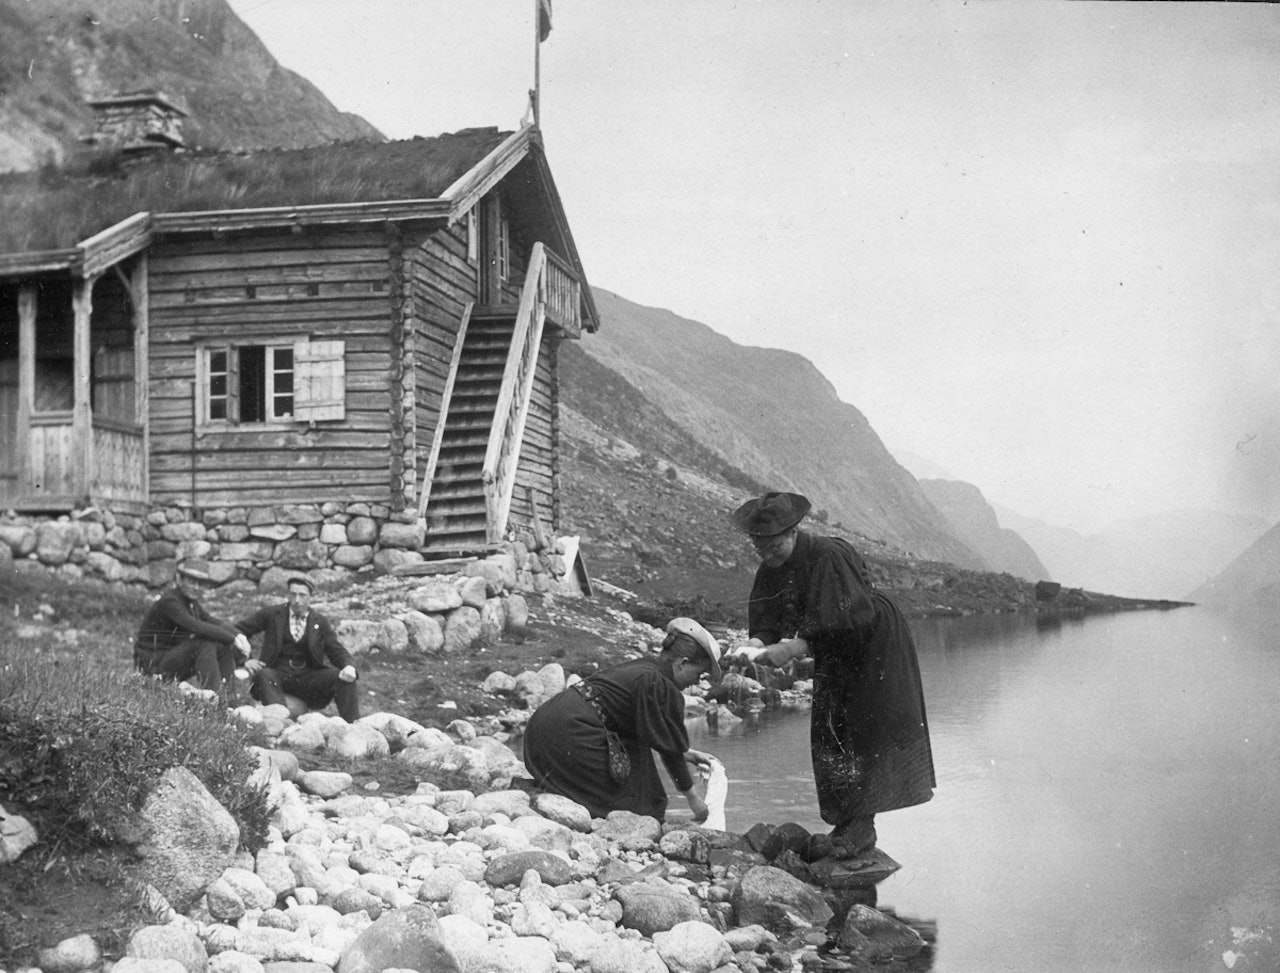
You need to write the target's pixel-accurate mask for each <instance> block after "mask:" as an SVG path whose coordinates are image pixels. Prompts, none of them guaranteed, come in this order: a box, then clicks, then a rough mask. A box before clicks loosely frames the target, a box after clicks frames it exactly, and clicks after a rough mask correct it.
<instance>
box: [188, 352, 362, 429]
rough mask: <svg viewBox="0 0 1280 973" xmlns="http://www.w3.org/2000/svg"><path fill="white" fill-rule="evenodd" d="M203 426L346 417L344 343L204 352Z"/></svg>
mask: <svg viewBox="0 0 1280 973" xmlns="http://www.w3.org/2000/svg"><path fill="white" fill-rule="evenodd" d="M196 365H197V381H198V382H199V387H200V396H199V403H200V409H199V415H198V416H197V421H198V422H199V423H201V424H210V423H216V424H227V425H245V424H249V423H281V422H315V421H317V420H321V419H341V418H343V417H344V416H345V414H346V409H345V401H344V400H345V398H346V373H345V363H344V345H343V342H341V341H292V342H289V343H288V344H273V345H229V346H217V347H207V348H202V349H200V352H199V354H198V356H197V359H196Z"/></svg>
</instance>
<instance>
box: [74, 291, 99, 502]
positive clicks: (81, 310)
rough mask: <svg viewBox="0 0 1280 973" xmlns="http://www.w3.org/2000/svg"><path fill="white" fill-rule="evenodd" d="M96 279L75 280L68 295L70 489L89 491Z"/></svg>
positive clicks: (91, 447) (91, 469) (77, 491)
mask: <svg viewBox="0 0 1280 973" xmlns="http://www.w3.org/2000/svg"><path fill="white" fill-rule="evenodd" d="M95 280H96V278H92V277H90V278H86V279H84V280H79V281H76V284H75V290H74V292H73V295H72V298H71V307H72V315H73V318H74V328H75V333H74V338H73V341H74V345H75V350H74V353H73V354H74V359H75V384H74V386H73V403H72V413H73V415H72V420H71V427H72V442H71V443H70V448H71V449H72V450H73V451H74V458H73V460H72V464H71V470H72V477H73V485H72V487H71V490H70V492H72V493H85V494H87V493H88V492H89V482H90V478H91V475H92V472H93V469H94V462H93V456H94V451H93V429H92V422H93V416H92V414H91V413H90V404H89V403H90V375H91V372H90V369H91V365H92V361H93V352H92V351H91V347H90V341H89V338H90V332H89V329H90V319H91V318H92V316H93V285H94V281H95Z"/></svg>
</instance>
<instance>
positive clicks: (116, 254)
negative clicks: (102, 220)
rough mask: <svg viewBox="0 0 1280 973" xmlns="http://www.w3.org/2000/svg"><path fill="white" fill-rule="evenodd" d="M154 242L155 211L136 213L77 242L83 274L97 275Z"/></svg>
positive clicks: (86, 275)
mask: <svg viewBox="0 0 1280 973" xmlns="http://www.w3.org/2000/svg"><path fill="white" fill-rule="evenodd" d="M150 243H151V214H150V213H135V214H134V215H133V216H130V217H128V218H127V219H123V220H121V221H120V222H119V223H117V224H116V225H115V226H110V227H108V228H107V229H105V230H103V231H101V232H100V233H96V234H94V235H93V236H91V237H89V238H88V239H87V240H84V241H82V242H81V243H80V244H78V245H77V247H76V249H77V250H79V251H80V253H81V254H82V258H81V259H82V269H81V271H80V272H81V273H82V274H83V275H84V276H85V277H96V276H97V275H98V274H100V273H102V272H103V271H104V270H106V269H107V268H108V267H110V266H111V265H112V264H117V263H119V262H120V261H121V260H124V259H126V258H128V257H132V256H133V255H134V254H135V253H139V252H141V251H142V250H145V249H146V248H147V247H148V246H149V245H150Z"/></svg>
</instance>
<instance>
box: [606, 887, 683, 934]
mask: <svg viewBox="0 0 1280 973" xmlns="http://www.w3.org/2000/svg"><path fill="white" fill-rule="evenodd" d="M613 897H614V899H616V900H617V901H618V902H619V903H621V905H622V923H621V924H622V925H624V926H626V927H627V928H628V929H635V930H637V931H638V932H640V933H641V934H642V935H644V936H652V935H653V934H654V933H657V932H665V931H666V930H668V929H671V928H673V927H675V926H676V925H678V924H679V923H682V922H690V921H695V920H698V919H701V918H702V912H701V910H700V909H699V907H698V900H697V899H695V898H694V897H693V896H692V895H690V894H689V893H688V892H686V891H685V890H684V889H681V888H677V887H676V886H674V885H667V884H665V883H661V884H660V883H658V882H632V883H631V884H629V885H622V886H619V887H618V888H617V889H615V890H614V893H613Z"/></svg>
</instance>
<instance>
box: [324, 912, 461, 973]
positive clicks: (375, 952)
mask: <svg viewBox="0 0 1280 973" xmlns="http://www.w3.org/2000/svg"><path fill="white" fill-rule="evenodd" d="M390 969H397V970H419V971H421V973H461V967H460V966H459V965H458V960H457V958H456V957H455V956H454V954H453V952H452V951H451V950H450V949H449V947H448V945H447V944H446V943H445V942H444V939H443V938H442V936H441V933H440V925H439V922H438V921H437V920H436V914H435V913H434V912H433V911H432V910H431V909H430V908H429V907H427V906H425V905H411V906H408V907H407V908H404V909H398V910H396V911H395V912H392V913H389V914H387V915H385V916H382V917H381V918H380V919H378V920H377V921H376V922H374V923H373V924H372V925H370V926H369V927H368V928H367V929H365V930H364V931H363V932H361V933H360V935H359V936H357V937H356V940H355V942H353V943H352V944H351V945H350V946H348V947H347V948H346V949H345V950H344V951H343V953H342V957H341V958H340V959H339V961H338V967H337V973H381V971H382V970H390Z"/></svg>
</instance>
